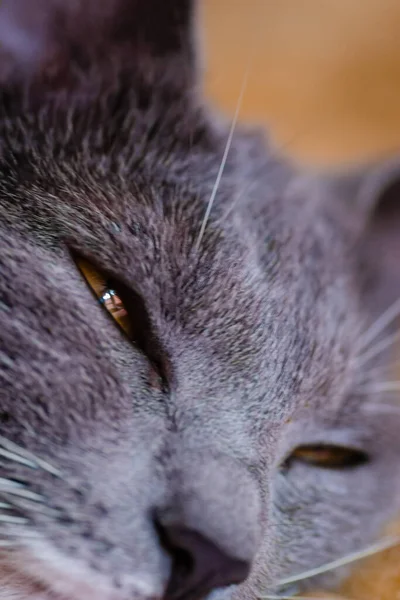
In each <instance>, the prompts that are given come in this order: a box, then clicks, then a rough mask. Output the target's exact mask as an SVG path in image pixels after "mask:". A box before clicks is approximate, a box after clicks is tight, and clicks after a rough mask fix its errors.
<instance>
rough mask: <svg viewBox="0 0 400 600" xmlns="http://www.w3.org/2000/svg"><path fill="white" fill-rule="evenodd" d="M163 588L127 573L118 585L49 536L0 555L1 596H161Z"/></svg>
mask: <svg viewBox="0 0 400 600" xmlns="http://www.w3.org/2000/svg"><path fill="white" fill-rule="evenodd" d="M163 592H164V590H163V589H162V590H161V589H155V586H154V585H152V584H151V582H149V581H147V580H146V578H145V577H141V576H140V575H138V576H133V575H127V576H125V577H123V578H121V580H120V581H119V585H118V587H116V586H115V585H113V581H112V580H111V577H108V576H106V575H103V574H100V573H99V572H96V571H94V570H91V569H90V568H89V567H87V566H86V565H84V564H83V563H82V562H80V561H79V560H75V559H74V558H70V557H67V556H64V555H63V554H62V553H61V552H59V551H58V550H57V549H55V548H54V547H53V546H52V545H51V544H49V543H48V542H46V540H35V541H34V543H30V544H29V549H24V550H18V551H13V552H11V553H9V554H7V556H0V600H88V599H90V598H95V599H96V600H149V599H150V598H151V600H155V599H158V598H159V599H160V600H161V599H162V596H163Z"/></svg>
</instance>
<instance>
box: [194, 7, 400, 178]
mask: <svg viewBox="0 0 400 600" xmlns="http://www.w3.org/2000/svg"><path fill="white" fill-rule="evenodd" d="M201 12H202V14H201V17H202V20H203V25H204V32H205V40H203V41H204V42H205V44H204V51H205V64H206V72H205V75H206V90H207V94H208V95H209V96H210V97H211V99H212V100H213V101H214V102H215V104H217V105H218V106H220V107H222V108H223V109H225V110H227V111H229V112H230V113H233V112H234V110H235V106H236V102H237V99H238V96H239V93H240V89H241V86H242V82H243V78H244V74H245V72H246V71H248V78H247V85H246V90H245V94H244V97H243V102H242V107H241V112H240V116H241V119H242V120H245V121H250V122H262V123H264V124H267V125H268V126H269V128H270V130H271V131H272V133H273V135H274V137H275V139H276V142H277V144H278V145H279V146H282V147H284V149H285V151H287V152H289V153H291V154H292V155H293V156H294V157H295V158H297V159H300V160H301V161H304V162H306V163H311V164H313V165H318V166H320V165H322V166H329V167H331V166H333V167H335V166H336V165H342V164H343V163H346V164H347V163H348V162H351V163H354V162H360V161H368V160H374V159H376V158H380V157H382V156H385V155H389V154H393V153H396V152H397V151H399V150H400V0H204V1H203V4H202V9H201Z"/></svg>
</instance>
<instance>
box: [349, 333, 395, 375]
mask: <svg viewBox="0 0 400 600" xmlns="http://www.w3.org/2000/svg"><path fill="white" fill-rule="evenodd" d="M399 339H400V331H397V332H396V333H392V334H391V335H388V336H387V337H385V338H384V339H383V340H381V341H380V342H378V343H377V344H375V346H372V348H369V350H367V351H366V352H364V354H361V355H360V356H359V357H358V358H356V359H355V361H354V363H355V365H356V366H357V367H361V366H362V365H364V364H365V363H366V362H368V361H369V360H371V358H374V357H375V356H377V355H378V354H380V353H381V352H383V350H386V348H389V347H390V346H392V345H393V344H394V343H395V342H397V340H399Z"/></svg>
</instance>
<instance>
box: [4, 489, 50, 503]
mask: <svg viewBox="0 0 400 600" xmlns="http://www.w3.org/2000/svg"><path fill="white" fill-rule="evenodd" d="M0 494H2V495H3V496H19V497H21V498H26V499H27V500H33V501H34V502H44V500H45V499H44V497H43V496H41V495H40V494H36V492H31V491H30V490H25V489H24V488H14V487H12V486H1V485H0ZM11 502H12V500H11Z"/></svg>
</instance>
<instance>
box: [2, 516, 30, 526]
mask: <svg viewBox="0 0 400 600" xmlns="http://www.w3.org/2000/svg"><path fill="white" fill-rule="evenodd" d="M1 523H12V524H13V525H27V524H28V523H29V519H26V518H25V517H14V516H13V515H4V514H0V524H1Z"/></svg>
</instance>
